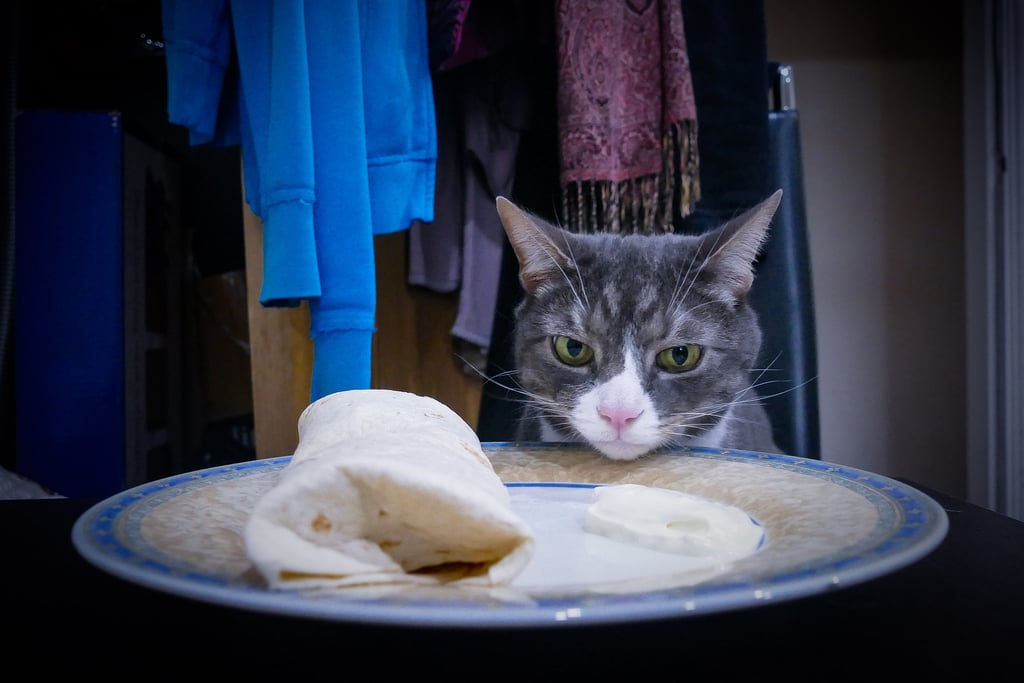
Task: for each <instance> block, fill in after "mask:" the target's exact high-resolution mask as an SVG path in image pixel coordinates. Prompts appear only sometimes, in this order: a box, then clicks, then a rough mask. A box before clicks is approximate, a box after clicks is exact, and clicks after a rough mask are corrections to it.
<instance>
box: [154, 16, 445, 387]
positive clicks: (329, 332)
mask: <svg viewBox="0 0 1024 683" xmlns="http://www.w3.org/2000/svg"><path fill="white" fill-rule="evenodd" d="M426 13H427V9H426V4H425V3H423V2H422V1H416V0H164V1H163V4H162V14H163V30H164V42H165V45H166V58H167V94H168V115H169V119H170V121H171V122H172V123H175V124H178V125H181V126H183V127H185V128H187V129H188V131H189V140H190V143H191V144H193V145H205V144H212V145H241V149H242V161H243V167H244V173H245V197H246V201H247V202H248V204H249V206H250V207H251V208H252V210H253V212H254V213H255V214H256V215H257V216H259V217H260V219H261V220H262V222H263V230H264V232H263V283H262V287H261V290H260V302H261V303H262V304H263V305H265V306H296V305H298V304H299V303H300V301H302V300H308V302H309V310H310V319H311V331H310V332H311V336H312V339H313V343H314V361H313V377H312V396H311V397H310V400H311V401H314V400H316V399H318V398H320V397H322V396H325V395H327V394H330V393H333V392H336V391H343V390H347V389H366V388H369V386H370V368H371V348H372V337H373V331H374V320H375V314H376V273H375V267H374V249H373V236H374V234H383V233H389V232H395V231H398V230H404V229H407V228H408V227H409V226H410V225H411V223H412V222H413V221H414V220H420V221H423V222H431V221H432V220H433V214H434V183H435V172H436V165H437V139H436V121H435V118H434V100H433V92H432V87H431V77H430V67H429V62H428V51H427V47H428V46H427V16H426Z"/></svg>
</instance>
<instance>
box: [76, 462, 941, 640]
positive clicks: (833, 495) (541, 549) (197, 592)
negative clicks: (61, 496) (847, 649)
mask: <svg viewBox="0 0 1024 683" xmlns="http://www.w3.org/2000/svg"><path fill="white" fill-rule="evenodd" d="M484 449H485V451H486V452H487V454H488V456H489V457H490V458H491V461H492V462H493V463H494V466H495V470H496V471H497V472H498V474H499V476H501V478H502V480H503V481H505V482H506V484H507V485H508V486H509V487H510V492H511V494H512V500H513V506H514V508H515V509H516V510H517V511H519V512H520V513H521V514H522V515H523V516H524V518H526V520H527V521H528V523H529V524H530V525H531V526H532V527H533V529H534V532H535V534H536V537H537V552H536V555H535V557H534V559H533V560H531V564H530V565H529V566H528V567H527V568H526V570H525V571H524V572H523V574H522V575H520V577H517V579H516V581H515V582H513V584H512V585H510V586H508V587H505V588H503V589H501V590H492V591H487V592H475V593H474V592H470V591H467V590H465V589H447V590H446V589H440V588H439V589H430V590H423V589H416V592H410V591H409V590H407V589H394V588H392V589H388V590H380V589H378V590H377V591H376V592H370V591H363V592H353V591H347V590H346V591H333V592H330V591H329V592H315V593H302V592H288V591H271V590H268V589H267V588H265V587H264V586H263V585H262V582H261V581H260V579H259V577H258V575H257V574H256V573H255V571H254V570H253V569H252V567H251V566H250V565H249V563H248V561H247V560H246V557H245V553H244V548H243V546H242V543H241V538H240V531H241V529H242V526H243V525H244V523H245V520H246V519H247V517H248V514H249V512H250V511H251V510H252V507H253V505H254V504H255V502H256V500H258V499H259V497H260V496H261V495H262V494H263V493H264V492H265V491H267V490H268V489H269V488H270V487H271V486H273V484H274V482H275V481H276V479H277V477H278V475H279V473H280V471H281V469H282V468H283V467H284V466H285V465H286V464H287V462H288V459H289V458H288V457H287V456H285V457H280V458H271V459H266V460H255V461H249V462H243V463H238V464H234V465H226V466H222V467H214V468H209V469H204V470H199V471H196V472H190V473H186V474H181V475H177V476H173V477H168V478H166V479H162V480H159V481H155V482H151V483H147V484H143V485H141V486H137V487H135V488H132V489H129V490H127V491H124V492H122V493H119V494H117V495H115V496H112V497H110V498H108V499H106V500H104V501H102V502H100V503H98V504H96V505H95V506H93V507H92V508H90V509H89V510H87V511H86V512H85V513H84V514H83V515H82V516H81V517H80V518H79V519H78V520H77V522H76V523H75V525H74V528H73V531H72V540H73V542H74V545H75V547H76V548H77V550H78V551H79V553H80V554H81V555H82V556H83V557H85V559H86V560H88V561H89V562H91V563H92V564H94V565H96V566H97V567H99V568H100V569H102V570H105V571H107V572H109V573H111V574H113V575H115V576H118V577H120V578H122V579H125V580H128V581H131V582H134V583H138V584H141V585H144V586H148V587H150V588H154V589H157V590H161V591H166V592H168V593H172V594H176V595H181V596H185V597H190V598H195V599H199V600H204V601H209V602H212V603H218V604H222V605H227V606H232V607H238V608H245V609H253V610H258V611H264V612H271V613H277V614H284V615H290V616H303V617H314V618H323V619H331V620H337V621H349V622H375V623H388V624H396V625H415V626H437V627H447V626H497V627H509V626H556V625H557V626H561V625H566V624H599V623H615V622H626V621H642V620H647V619H655V618H665V617H684V616H687V615H694V614H707V613H711V612H720V611H725V610H735V609H743V608H750V607H755V606H758V605H763V604H768V603H772V602H778V601H782V600H789V599H793V598H798V597H803V596H809V595H814V594H817V593H821V592H825V591H829V590H835V589H838V588H842V587H845V586H849V585H852V584H856V583H860V582H863V581H866V580H869V579H872V578H875V577H878V576H881V575H883V574H887V573H889V572H893V571H896V570H898V569H900V568H902V567H905V566H906V565H909V564H911V563H912V562H915V561H917V560H918V559H920V558H922V557H923V556H925V555H926V554H927V553H929V552H931V551H932V550H933V549H934V548H935V547H936V546H938V544H939V543H940V542H941V541H942V539H943V538H944V537H945V535H946V531H947V528H948V519H947V517H946V514H945V512H944V511H943V509H942V508H941V507H940V506H939V505H938V503H936V502H935V501H934V500H933V499H931V498H930V497H928V496H927V495H925V494H924V493H922V492H920V491H918V490H916V489H914V488H913V487H910V486H907V485H906V484H903V483H900V482H898V481H895V480H893V479H889V478H887V477H883V476H880V475H876V474H872V473H870V472H864V471H862V470H857V469H854V468H850V467H844V466H840V465H835V464H831V463H828V462H825V461H818V460H805V459H802V458H794V457H789V456H783V455H773V454H764V453H751V452H745V451H716V450H709V449H686V450H680V451H675V452H672V453H669V454H659V455H656V456H649V457H646V458H643V459H641V460H639V461H633V462H613V461H609V460H608V459H606V458H603V457H601V456H599V455H596V454H594V453H592V452H589V451H585V450H582V449H574V448H568V447H565V446H559V445H553V444H521V445H515V444H507V443H487V444H484ZM614 483H638V484H647V485H650V486H659V487H663V488H671V489H675V490H679V491H684V492H687V493H691V494H694V495H699V496H704V497H707V498H712V499H715V500H719V501H722V502H724V503H728V504H730V505H735V506H737V507H739V508H741V509H743V510H744V511H746V512H747V514H749V515H750V516H751V518H752V519H754V520H755V521H756V522H757V523H758V524H760V525H761V526H762V527H763V528H764V532H765V538H764V541H763V543H762V546H761V547H760V548H759V549H758V551H757V552H756V553H754V554H753V555H750V556H748V557H746V558H743V559H741V560H739V561H737V562H735V563H733V564H732V565H730V566H724V567H718V566H711V565H708V564H706V563H704V564H702V563H700V562H694V561H691V560H686V559H685V558H680V557H679V556H671V555H668V554H665V553H658V552H655V551H651V550H646V549H643V548H640V547H637V546H630V545H627V544H620V543H617V542H614V541H610V540H608V539H603V538H600V537H597V536H594V535H592V534H588V533H586V532H584V531H583V530H582V527H581V523H580V520H581V518H582V514H583V511H584V509H585V507H586V505H587V504H588V503H589V496H590V492H591V489H592V488H593V486H594V485H598V484H614Z"/></svg>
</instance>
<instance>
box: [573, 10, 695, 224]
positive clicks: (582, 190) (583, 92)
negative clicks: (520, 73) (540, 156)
mask: <svg viewBox="0 0 1024 683" xmlns="http://www.w3.org/2000/svg"><path fill="white" fill-rule="evenodd" d="M555 24H556V28H557V33H558V128H559V142H560V151H561V185H562V188H563V208H562V216H563V220H564V224H565V225H566V226H567V227H569V228H570V229H573V230H578V231H584V232H595V231H597V232H638V233H651V232H671V231H672V227H673V217H674V216H675V215H676V214H677V213H680V214H681V215H683V216H685V215H687V214H688V213H689V212H690V210H691V207H692V205H693V203H694V202H696V201H697V199H698V198H699V196H700V178H699V174H698V156H697V109H696V104H695V101H694V94H693V84H692V80H691V75H690V65H689V59H688V56H687V51H686V33H685V31H684V26H683V13H682V8H681V7H680V4H679V1H678V0H651V1H650V2H642V3H641V2H573V0H556V3H555Z"/></svg>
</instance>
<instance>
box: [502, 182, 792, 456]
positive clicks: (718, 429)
mask: <svg viewBox="0 0 1024 683" xmlns="http://www.w3.org/2000/svg"><path fill="white" fill-rule="evenodd" d="M781 197H782V190H778V191H776V192H775V193H774V194H772V195H771V196H770V197H768V198H767V199H765V200H764V201H763V202H761V203H760V204H758V205H757V206H755V207H753V208H751V209H749V210H747V211H746V212H744V213H742V214H741V215H738V216H736V217H735V218H733V219H731V220H729V221H727V222H725V223H724V224H722V225H721V226H719V227H718V228H717V229H715V230H713V231H710V232H708V233H706V234H704V235H684V234H674V233H664V234H653V235H652V234H610V233H573V232H569V231H566V230H563V229H561V228H559V227H557V226H556V225H553V224H551V223H549V222H547V221H546V220H544V219H543V218H541V217H539V216H537V215H534V214H532V213H530V212H528V211H526V210H524V209H522V208H520V207H519V206H517V205H516V204H514V203H513V202H512V201H510V200H509V199H507V198H505V197H497V199H496V204H497V209H498V214H499V217H500V219H501V223H502V225H503V227H504V229H505V233H506V234H507V236H508V239H509V241H510V243H511V245H512V248H513V251H514V252H515V255H516V258H517V259H518V261H519V281H520V283H521V285H522V288H523V299H522V301H521V302H520V303H519V304H518V305H517V306H516V309H515V315H514V323H513V335H514V351H513V357H514V360H515V364H516V373H517V375H518V384H519V387H518V389H517V390H518V391H521V392H522V393H523V394H524V396H525V397H526V398H525V399H524V401H523V402H524V410H523V415H522V419H521V420H520V422H519V428H518V432H517V434H516V439H517V440H519V441H556V442H566V441H568V442H584V443H587V444H589V445H590V446H591V447H593V448H594V449H596V450H598V451H600V452H601V453H603V454H604V455H605V456H607V457H608V458H610V459H613V460H634V459H636V458H639V457H641V456H643V455H645V454H647V453H651V452H655V451H658V450H662V449H666V448H675V447H679V446H684V445H690V446H706V447H712V448H733V449H738V450H750V451H760V452H769V453H779V452H780V451H779V449H778V448H777V446H776V445H775V441H774V439H773V437H772V430H771V424H770V422H769V419H768V416H767V413H766V412H765V410H764V407H763V406H762V405H761V403H760V400H761V399H760V397H759V395H758V393H757V387H756V384H757V381H758V378H759V371H758V370H757V369H755V368H754V367H753V364H754V362H755V360H756V358H757V356H758V352H759V350H760V346H761V329H760V327H759V324H758V321H757V316H756V314H755V312H754V311H753V309H752V308H751V307H750V305H749V303H748V302H747V296H746V295H747V293H748V291H749V290H750V287H751V285H752V283H753V279H754V263H755V259H756V258H757V256H758V254H759V251H760V249H761V247H762V245H763V243H764V241H765V239H766V237H767V232H768V227H769V224H770V223H771V220H772V217H773V216H774V215H775V211H776V209H777V208H778V205H779V201H780V199H781Z"/></svg>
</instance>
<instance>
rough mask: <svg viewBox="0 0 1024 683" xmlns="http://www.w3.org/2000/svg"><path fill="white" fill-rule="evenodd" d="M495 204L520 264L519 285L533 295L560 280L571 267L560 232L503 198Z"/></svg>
mask: <svg viewBox="0 0 1024 683" xmlns="http://www.w3.org/2000/svg"><path fill="white" fill-rule="evenodd" d="M495 203H496V204H497V207H498V216H499V217H500V218H501V224H502V226H503V227H504V228H505V234H506V235H508V240H509V242H511V244H512V250H513V251H514V252H515V254H516V258H517V259H518V260H519V282H520V284H522V286H523V289H524V290H525V291H526V293H527V294H532V293H533V292H534V291H536V289H537V288H538V287H540V286H541V284H543V283H544V281H545V280H547V279H549V278H552V277H563V276H564V273H565V272H566V271H568V270H569V269H571V268H573V267H574V266H573V260H572V257H571V256H570V255H569V251H568V245H567V243H566V235H565V233H564V232H563V231H562V230H559V229H558V228H557V227H555V226H553V225H551V224H550V223H548V222H547V221H545V220H544V219H542V218H539V217H537V216H534V215H533V214H531V213H528V212H527V211H524V210H523V209H521V208H519V207H518V206H516V205H515V204H513V203H512V202H511V201H509V200H508V199H506V198H505V197H498V198H497V199H496V200H495Z"/></svg>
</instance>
